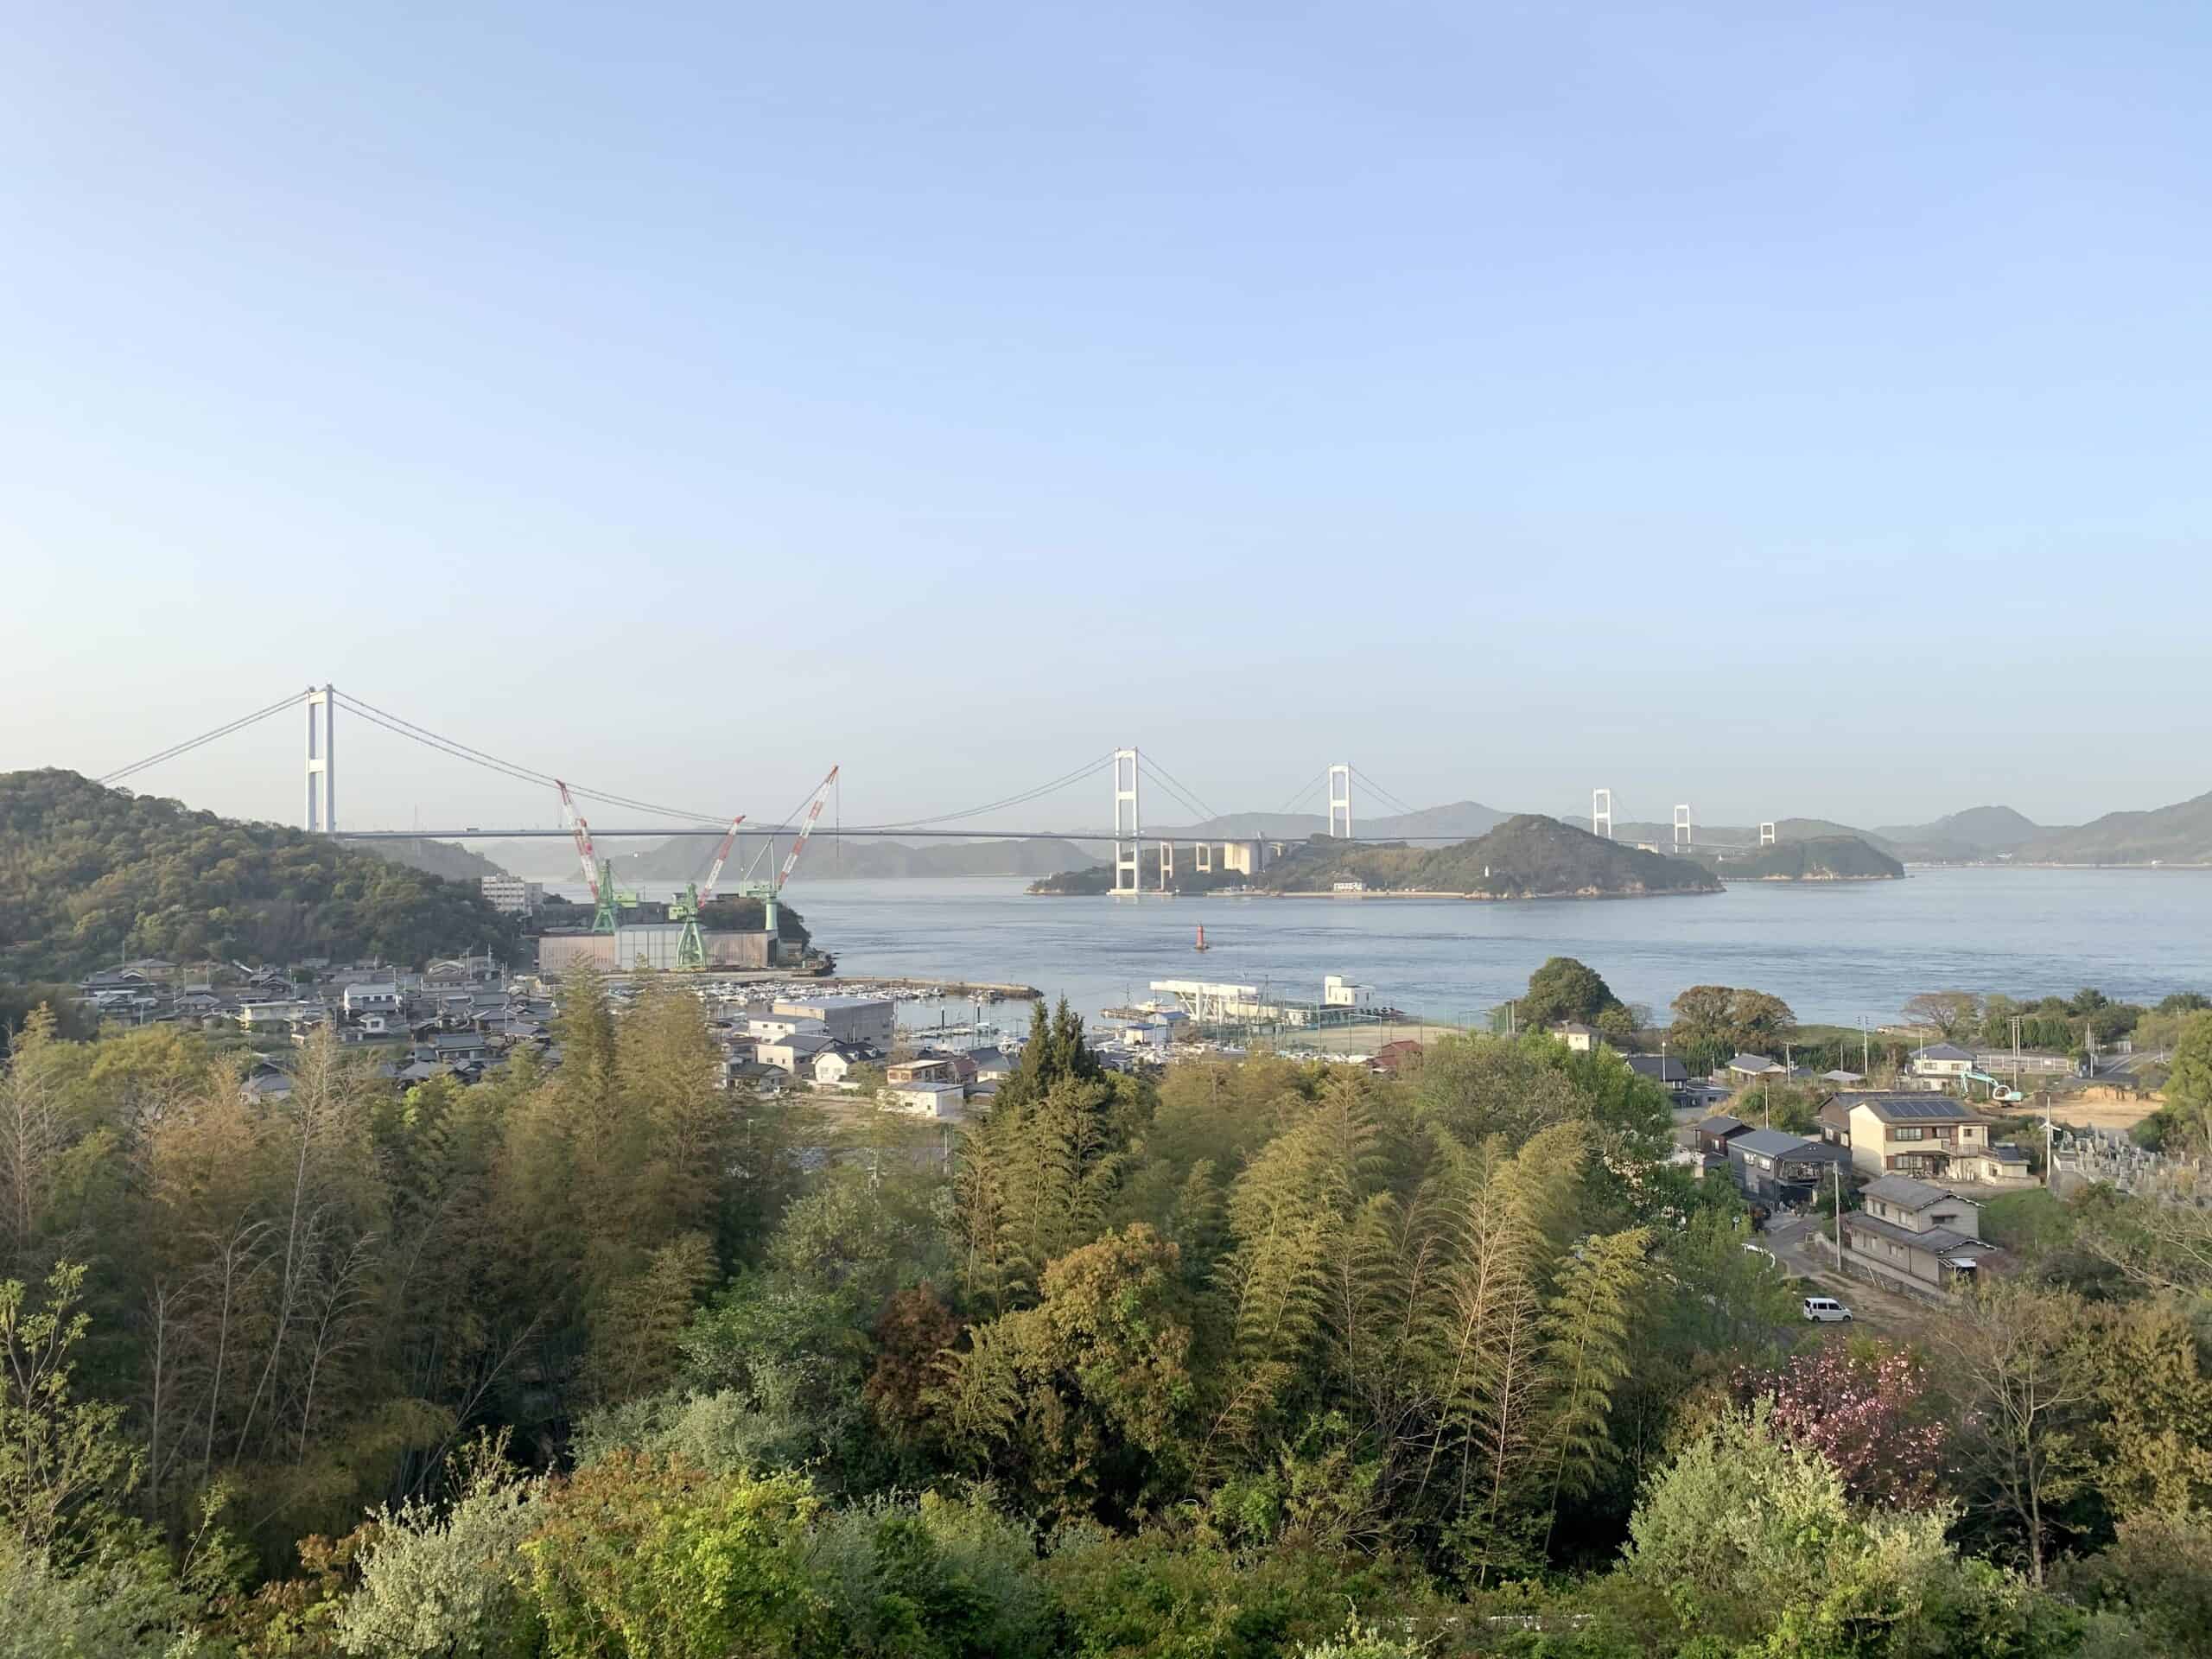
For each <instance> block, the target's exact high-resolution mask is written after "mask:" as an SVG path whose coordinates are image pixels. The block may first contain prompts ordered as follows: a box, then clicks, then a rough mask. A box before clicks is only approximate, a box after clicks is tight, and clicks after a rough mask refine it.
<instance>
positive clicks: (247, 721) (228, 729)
mask: <svg viewBox="0 0 2212 1659" xmlns="http://www.w3.org/2000/svg"><path fill="white" fill-rule="evenodd" d="M304 695H305V694H304V693H303V692H299V691H294V692H291V693H289V694H288V695H287V696H282V697H279V698H278V699H277V701H276V702H272V703H270V705H269V706H268V707H267V708H265V709H255V710H254V711H253V712H252V713H251V714H250V715H239V716H238V719H236V720H233V721H229V722H228V723H226V724H225V725H221V726H218V727H216V728H214V729H213V731H208V732H202V733H200V735H199V736H197V737H188V738H187V739H185V741H183V742H181V743H172V744H170V745H169V747H167V748H166V749H162V750H160V751H159V752H157V753H153V754H149V755H148V756H147V757H146V758H145V759H144V760H133V761H132V762H131V763H130V765H129V766H118V767H117V768H116V769H115V770H114V771H113V772H107V773H105V775H103V776H102V777H100V778H99V779H95V780H94V781H95V782H98V783H102V784H119V783H121V782H122V781H123V780H124V779H125V778H128V777H130V776H131V775H132V774H133V773H134V772H143V771H145V770H146V768H147V767H149V766H159V765H161V763H162V761H164V760H175V759H176V758H177V756H179V755H181V754H189V753H192V751H193V750H194V749H196V748H199V747H200V746H201V745H203V744H207V743H213V741H215V740H216V739H217V738H219V737H228V736H229V735H230V734H232V732H242V731H244V730H245V728H247V727H249V726H252V725H257V724H258V723H259V722H260V721H264V720H266V719H268V718H269V717H270V715H275V714H281V713H282V712H283V710H285V709H296V708H297V707H299V703H300V699H301V697H302V696H304Z"/></svg>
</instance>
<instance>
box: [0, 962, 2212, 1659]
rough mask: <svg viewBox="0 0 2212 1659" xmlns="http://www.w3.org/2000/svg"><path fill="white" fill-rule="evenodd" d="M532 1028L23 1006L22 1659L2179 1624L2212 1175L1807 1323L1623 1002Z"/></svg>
mask: <svg viewBox="0 0 2212 1659" xmlns="http://www.w3.org/2000/svg"><path fill="white" fill-rule="evenodd" d="M557 1053H558V1057H559V1059H558V1064H557V1065H552V1066H549V1065H543V1064H541V1063H539V1062H537V1061H535V1060H532V1059H530V1058H518V1060H517V1061H516V1062H515V1063H514V1064H513V1065H511V1066H509V1067H508V1068H506V1070H505V1071H504V1072H503V1073H500V1074H499V1075H497V1076H496V1077H494V1078H493V1079H492V1080H489V1081H486V1082H485V1083H483V1084H479V1085H477V1086H475V1087H473V1088H463V1087H461V1086H458V1085H456V1084H452V1083H451V1082H449V1081H445V1080H438V1081H433V1082H430V1083H427V1084H421V1085H419V1086H416V1087H414V1088H411V1089H408V1090H404V1091H402V1090H397V1089H396V1088H394V1087H393V1086H391V1085H390V1084H386V1083H385V1082H383V1081H381V1080H380V1079H379V1077H378V1076H377V1074H376V1072H375V1071H374V1070H373V1068H372V1067H371V1066H369V1065H365V1064H363V1063H361V1062H360V1061H359V1060H358V1059H357V1058H355V1057H353V1056H351V1055H348V1054H346V1053H345V1052H341V1051H340V1049H339V1048H338V1047H337V1046H334V1044H332V1043H330V1042H329V1041H327V1039H318V1040H316V1041H314V1042H311V1043H309V1044H308V1046H307V1047H306V1048H305V1049H303V1050H302V1052H301V1053H300V1055H299V1056H298V1059H297V1065H296V1069H295V1071H294V1074H293V1081H292V1086H291V1089H290V1090H289V1094H286V1095H281V1096H266V1095H263V1094H257V1093H253V1092H249V1091H247V1090H244V1089H242V1088H241V1087H240V1086H239V1076H240V1074H239V1071H238V1062H237V1061H236V1059H235V1058H232V1057H229V1056H226V1054H224V1053H223V1052H219V1050H217V1049H215V1048H213V1047H210V1046H207V1043H205V1042H204V1041H203V1040H202V1039H199V1038H197V1037H194V1036H191V1035H188V1034H183V1033H178V1032H176V1031H175V1030H174V1029H171V1028H167V1027H158V1028H153V1029H149V1030H145V1031H138V1032H130V1033H112V1034H109V1035H106V1036H104V1037H102V1038H100V1039H97V1040H92V1041H83V1042H77V1041H67V1040H64V1039H62V1038H61V1037H60V1036H59V1035H58V1034H57V1033H56V1032H55V1031H54V1027H53V1024H52V1021H51V1020H50V1018H49V1017H48V1016H45V1015H37V1014H35V1015H34V1016H33V1017H32V1018H31V1020H29V1022H28V1023H27V1024H26V1026H25V1027H24V1029H23V1030H22V1032H21V1033H19V1034H18V1037H17V1039H16V1043H15V1045H14V1049H13V1052H12V1056H11V1058H10V1062H9V1064H8V1065H7V1069H6V1071H5V1072H4V1073H0V1248H3V1249H4V1253H5V1254H4V1268H0V1278H3V1279H4V1281H5V1283H4V1286H0V1360H4V1362H5V1367H4V1370H3V1371H0V1521H4V1522H5V1526H4V1532H0V1624H6V1625H8V1626H9V1627H10V1629H13V1630H21V1631H23V1632H27V1633H29V1634H28V1635H26V1636H25V1637H24V1638H23V1640H28V1641H30V1642H31V1643H32V1644H33V1645H30V1646H23V1645H22V1644H21V1643H20V1642H19V1643H18V1645H17V1646H16V1647H15V1648H10V1647H9V1646H8V1645H7V1643H8V1641H9V1640H10V1638H9V1637H4V1636H0V1654H7V1653H13V1652H23V1653H31V1652H41V1653H43V1652H49V1651H50V1652H77V1651H81V1652H84V1653H86V1654H99V1655H106V1654H111V1653H112V1654H118V1655H123V1654H133V1655H135V1654H141V1653H143V1654H157V1653H162V1654H186V1653H202V1654H217V1655H219V1654H238V1655H255V1656H276V1655H287V1656H293V1655H322V1654H334V1653H340V1652H343V1653H376V1654H383V1653H394V1654H422V1655H443V1654H455V1655H458V1654H481V1655H494V1654H496V1655H512V1656H524V1655H540V1654H543V1655H549V1656H570V1655H576V1656H582V1655H594V1656H597V1655H607V1656H616V1655H621V1656H641V1659H642V1656H653V1659H663V1656H665V1659H709V1656H723V1655H738V1654H762V1655H766V1654H782V1653H807V1652H822V1653H829V1652H841V1653H851V1652H858V1653H871V1654H908V1653H912V1654H922V1655H930V1654H945V1655H952V1654H963V1655H964V1654H974V1655H983V1654H1025V1653H1033V1654H1046V1653H1060V1652H1075V1653H1083V1654H1090V1655H1099V1656H1106V1655H1116V1656H1131V1659H1135V1656H1152V1655H1157V1656H1162V1659H1166V1656H1171V1655H1173V1656H1180V1655H1192V1656H1196V1655H1201V1654H1227V1655H1249V1656H1254V1659H1258V1656H1264V1655H1271V1654H1294V1653H1299V1654H1313V1655H1322V1654H1328V1655H1335V1656H1352V1655H1369V1656H1394V1655H1401V1654H1410V1653H1414V1652H1433V1653H1476V1652H1499V1653H1508V1652H1528V1653H1532V1654H1533V1653H1538V1652H1541V1653H1546V1654H1584V1653H1586V1654H1590V1655H1592V1656H1596V1655H1600V1654H1617V1653H1618V1654H1630V1653H1647V1652H1649V1653H1675V1652H1681V1653H1696V1654H1700V1655H1702V1654H1733V1653H1738V1652H1742V1653H1751V1652H1758V1653H1793V1654H1804V1655H1821V1654H1828V1653H1837V1654H1844V1653H1851V1654H1859V1653H1869V1654H1872V1653H1897V1654H1906V1653H1930V1654H1933V1653H1942V1652H1951V1651H1957V1652H1968V1651H1976V1652H1979V1651H1990V1652H2017V1653H2021V1654H2029V1653H2051V1654H2060V1653H2069V1654H2070V1653H2089V1652H2096V1651H2100V1650H2109V1651H2113V1652H2120V1651H2127V1652H2159V1651H2171V1652H2174V1653H2187V1652H2199V1651H2203V1650H2204V1649H2203V1647H2202V1643H2201V1640H2200V1638H2201V1634H2202V1630H2204V1629H2207V1628H2212V1620H2208V1621H2205V1622H2204V1623H2202V1624H2196V1623H2194V1622H2193V1620H2194V1618H2195V1614H2194V1612H2193V1611H2192V1610H2193V1609H2195V1610H2201V1609H2202V1608H2203V1607H2204V1606H2206V1605H2212V1603H2208V1602H2207V1601H2206V1598H2207V1597H2208V1596H2212V1529H2208V1528H2207V1525H2206V1522H2205V1521H2204V1518H2203V1517H2204V1516H2205V1512H2206V1508H2207V1505H2208V1504H2209V1503H2212V1377H2208V1368H2207V1365H2206V1363H2205V1357H2204V1332H2205V1325H2206V1320H2205V1316H2204V1312H2203V1310H2204V1307H2205V1306H2206V1303H2205V1301H2204V1287H2205V1286H2206V1285H2207V1284H2208V1283H2212V1267H2209V1266H2208V1265H2207V1264H2208V1263H2212V1252H2208V1251H2206V1250H2205V1249H2204V1248H2203V1241H2202V1239H2201V1238H2199V1237H2198V1236H2196V1234H2194V1233H2192V1232H2190V1230H2189V1224H2187V1223H2186V1222H2185V1221H2182V1222H2177V1221H2176V1220H2175V1219H2173V1218H2172V1217H2164V1216H2159V1215H2155V1214H2152V1213H2149V1212H2142V1211H2135V1210H2133V1209H2131V1208H2130V1207H2129V1206H2128V1205H2126V1203H2125V1201H2120V1200H2115V1199H2109V1198H2107V1199H2104V1200H2100V1201H2099V1203H2098V1204H2096V1205H2092V1206H2090V1207H2089V1208H2088V1210H2086V1211H2083V1212H2082V1214H2081V1215H2079V1216H2076V1217H2071V1218H2069V1228H2068V1230H2067V1232H2066V1234H2065V1236H2063V1237H2061V1238H2054V1239H2053V1240H2052V1241H2051V1242H2050V1249H2048V1250H2047V1251H2046V1252H2045V1253H2044V1255H2043V1256H2042V1258H2041V1260H2040V1265H2039V1266H2038V1267H2037V1270H2036V1271H2035V1272H2034V1273H2033V1274H2029V1275H2025V1276H2024V1278H2023V1281H2021V1282H2020V1283H2019V1284H2018V1285H2016V1286H2013V1287H2009V1288H2007V1289H2006V1290H2005V1291H2004V1292H2003V1293H2002V1294H1997V1295H1993V1296H1992V1297H1990V1298H1989V1299H1987V1300H1986V1301H1985V1302H1983V1303H1981V1304H1979V1305H1976V1306H1974V1307H1972V1308H1969V1309H1967V1310H1966V1311H1965V1312H1964V1313H1962V1314H1961V1317H1960V1318H1959V1319H1957V1320H1955V1322H1953V1323H1952V1324H1950V1325H1947V1326H1945V1327H1943V1328H1942V1330H1941V1331H1939V1332H1936V1333H1935V1334H1933V1335H1931V1337H1930V1338H1929V1340H1928V1341H1926V1342H1924V1343H1921V1344H1916V1346H1914V1347H1911V1348H1906V1347H1901V1346H1891V1345H1885V1344H1878V1343H1864V1342H1862V1343H1858V1344H1849V1343H1841V1342H1834V1341H1831V1342H1826V1343H1822V1342H1817V1341H1814V1340H1812V1339H1810V1338H1808V1337H1807V1336H1806V1334H1805V1332H1804V1328H1803V1326H1802V1323H1800V1322H1799V1321H1798V1320H1797V1319H1796V1308H1795V1303H1796V1295H1797V1294H1798V1292H1797V1291H1796V1290H1795V1289H1793V1287H1791V1285H1790V1284H1789V1281H1787V1280H1786V1279H1785V1278H1784V1277H1783V1275H1782V1274H1779V1273H1778V1272H1777V1271H1776V1270H1775V1268H1773V1266H1772V1264H1771V1263H1770V1262H1769V1261H1768V1260H1767V1259H1766V1258H1764V1256H1762V1255H1758V1254H1756V1253H1754V1252H1751V1251H1747V1250H1746V1249H1745V1248H1744V1246H1745V1243H1747V1242H1748V1224H1747V1221H1746V1219H1745V1217H1744V1216H1743V1215H1742V1214H1741V1213H1740V1209H1739V1206H1738V1204H1737V1203H1736V1201H1735V1199H1734V1198H1733V1197H1732V1193H1731V1192H1729V1191H1728V1190H1727V1188H1726V1185H1725V1184H1724V1183H1719V1182H1699V1181H1696V1180H1694V1179H1690V1178H1689V1176H1688V1174H1687V1173H1685V1172H1684V1171H1682V1170H1681V1169H1679V1168H1677V1167H1675V1166H1672V1165H1670V1164H1669V1161H1668V1159H1667V1154H1668V1152H1669V1145H1670V1137H1669V1115H1668V1109H1667V1103H1666V1099H1665V1096H1663V1095H1662V1093H1661V1092H1659V1091H1658V1090H1656V1088H1654V1087H1653V1086H1651V1085H1649V1084H1646V1083H1645V1082H1643V1080H1641V1079H1639V1078H1637V1077H1635V1076H1634V1075H1633V1074H1632V1073H1630V1071H1628V1070H1627V1068H1626V1067H1625V1066H1624V1065H1621V1064H1620V1062H1619V1061H1618V1059H1617V1058H1615V1057H1614V1056H1613V1055H1611V1053H1610V1052H1605V1051H1602V1050H1601V1051H1599V1052H1596V1053H1592V1054H1578V1053H1570V1052H1567V1050H1566V1049H1564V1048H1563V1047H1560V1046H1558V1045H1556V1044H1554V1043H1552V1042H1551V1041H1549V1040H1548V1039H1543V1038H1535V1039H1526V1040H1522V1041H1517V1042H1516V1041H1510V1040H1505V1039H1491V1038H1481V1037H1476V1038H1466V1039H1447V1040H1446V1041H1444V1042H1442V1043H1440V1044H1438V1045H1436V1046H1433V1048H1432V1049H1431V1050H1430V1052H1428V1054H1427V1056H1426V1057H1425V1058H1424V1059H1423V1060H1422V1062H1421V1064H1419V1065H1416V1066H1414V1067H1411V1068H1409V1069H1408V1071H1407V1072H1406V1073H1405V1075H1403V1076H1402V1077H1379V1076H1376V1075H1372V1074H1370V1072H1369V1071H1366V1070H1365V1069H1363V1068H1353V1067H1342V1066H1319V1065H1294V1064H1291V1063H1288V1062H1286V1061H1282V1060H1277V1059H1272V1058H1253V1059H1250V1060H1248V1061H1245V1062H1242V1063H1237V1064H1228V1063H1221V1064H1211V1063H1208V1064H1196V1065H1179V1066H1176V1067H1173V1068H1171V1069H1170V1070H1169V1071H1167V1072H1166V1074H1165V1076H1164V1077H1162V1078H1160V1080H1158V1081H1157V1082H1154V1081H1151V1080H1146V1079H1140V1078H1135V1077H1127V1076H1122V1075H1116V1074H1110V1073H1108V1072H1105V1071H1102V1070H1101V1069H1100V1068H1099V1067H1098V1065H1097V1064H1096V1061H1095V1060H1094V1059H1093V1058H1092V1056H1091V1054H1090V1051H1089V1049H1088V1048H1087V1047H1086V1046H1085V1044H1084V1040H1083V1033H1082V1030H1081V1027H1080V1024H1079V1022H1078V1021H1077V1020H1075V1019H1074V1017H1073V1016H1072V1015H1071V1014H1070V1013H1069V1012H1068V1011H1067V1010H1066V1008H1065V1007H1062V1008H1061V1009H1060V1010H1059V1011H1058V1013H1057V1014H1054V1015H1052V1016H1051V1017H1047V1016H1046V1014H1044V1013H1043V1012H1042V1011H1041V1010H1040V1011H1039V1015H1038V1018H1037V1021H1036V1024H1035V1027H1034V1029H1033V1032H1032V1034H1031V1038H1030V1040H1029V1042H1028V1043H1027V1046H1026V1047H1025V1048H1024V1050H1023V1052H1022V1058H1021V1061H1020V1069H1019V1071H1017V1073H1016V1074H1015V1075H1014V1077H1012V1078H1011V1079H1010V1080H1009V1081H1008V1082H1007V1084H1006V1085H1005V1086H1004V1087H1003V1088H1002V1090H1001V1092H1000V1094H999V1096H998V1097H997V1099H996V1101H995V1103H993V1104H992V1105H990V1106H989V1108H988V1109H987V1110H984V1111H982V1112H981V1113H979V1114H978V1115H977V1116H975V1117H973V1118H972V1119H971V1120H969V1122H967V1123H966V1124H965V1125H964V1126H963V1128H960V1129H959V1130H958V1131H957V1133H953V1134H951V1135H947V1134H946V1133H945V1132H944V1131H943V1130H942V1129H940V1128H939V1127H938V1126H936V1125H932V1124H925V1123H921V1122H916V1121H913V1120H910V1119H906V1118H902V1117H899V1116H894V1115H891V1114H887V1113H883V1112H879V1111H875V1110H873V1109H868V1108H865V1107H862V1106H856V1105H854V1104H851V1103H843V1104H839V1105H836V1106H835V1107H825V1106H824V1105H823V1103H820V1102H817V1101H815V1100H812V1099H810V1098H809V1097H806V1096H776V1097H755V1096H751V1095H744V1094H733V1093H729V1092H725V1091H724V1090H721V1089H719V1088H718V1087H717V1086H716V1084H717V1080H718V1074H719V1065H718V1056H717V1052H716V1050H715V1046H714V1045H713V1043H712V1041H711V1040H710V1038H709V1033H708V1030H707V1027H706V1025H705V1023H704V1020H703V1019H702V1014H701V1012H700V1008H699V1006H698V1004H697V1002H696V1000H695V999H693V998H692V997H691V996H690V995H689V994H688V993H687V992H685V991H684V990H683V989H682V988H680V987H678V986H675V985H672V984H669V983H664V982H663V983H649V984H647V985H646V986H645V988H644V989H643V990H642V992H641V993H640V995H639V996H638V997H637V999H636V1001H634V1003H633V1004H632V1006H631V1007H629V1008H628V1010H627V1011H626V1012H625V1013H624V1014H622V1015H621V1016H620V1018H619V1019H618V1018H617V1017H616V1016H615V1015H614V1014H613V1013H612V1012H611V1011H610V1008H609V1005H608V1001H607V996H606V995H605V992H604V989H603V988H602V987H601V985H599V984H598V983H597V982H594V980H593V979H592V978H590V977H589V976H588V975H586V976H582V977H579V978H578V979H576V980H575V981H574V982H571V983H570V984H569V985H568V986H567V987H566V988H565V989H564V992H563V999H562V1007H561V1014H560V1017H559V1021H558V1032H557ZM2153 1561H2156V1562H2159V1563H2163V1565H2161V1566H2159V1567H2158V1568H2157V1569H2156V1570H2155V1571H2154V1570H2153V1569H2152V1567H2151V1566H2149V1565H2147V1564H2148V1563H2151V1562H2153ZM2192 1598H2194V1599H2192ZM41 1632H43V1633H44V1634H43V1635H41V1634H40V1633H41ZM62 1632H67V1633H73V1634H70V1635H69V1637H68V1639H69V1640H73V1641H77V1642H79V1646H78V1647H76V1648H70V1647H67V1646H64V1645H61V1640H62V1637H61V1636H60V1635H59V1634H57V1633H62ZM39 1643H45V1645H43V1646H41V1645H38V1644H39ZM1700 1644H1703V1645H1700ZM2112 1644H2119V1645H2112Z"/></svg>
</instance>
